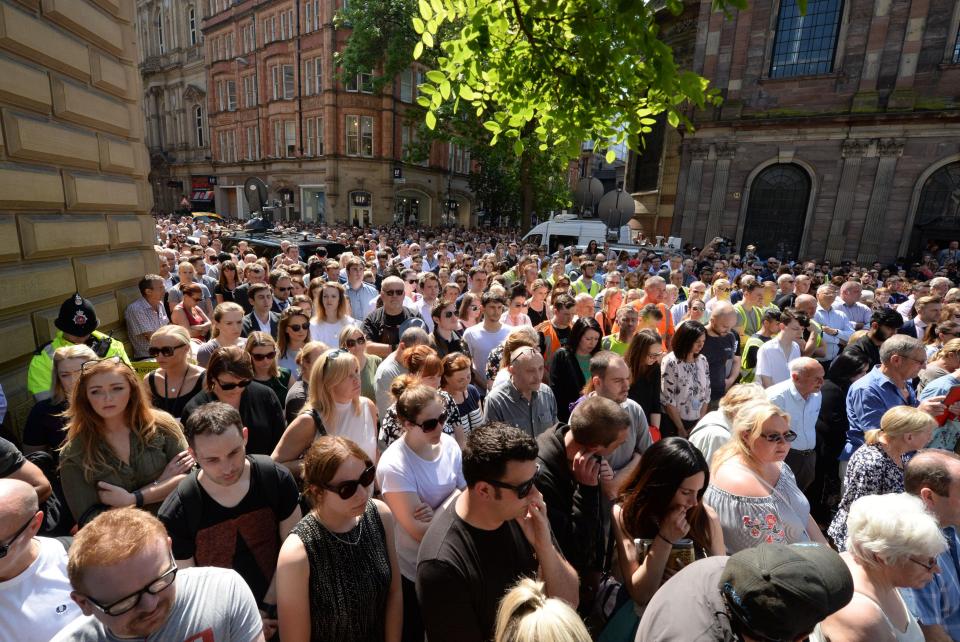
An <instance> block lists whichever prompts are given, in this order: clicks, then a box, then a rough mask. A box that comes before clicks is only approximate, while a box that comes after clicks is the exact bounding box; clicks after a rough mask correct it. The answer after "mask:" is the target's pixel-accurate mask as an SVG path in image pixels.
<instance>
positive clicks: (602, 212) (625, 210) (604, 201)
mask: <svg viewBox="0 0 960 642" xmlns="http://www.w3.org/2000/svg"><path fill="white" fill-rule="evenodd" d="M633 212H634V202H633V197H632V196H630V194H628V193H627V192H625V191H623V190H622V189H615V190H612V191H610V192H607V193H606V194H604V195H603V198H601V199H600V205H599V206H598V207H597V213H598V215H599V216H600V220H602V221H603V222H604V223H606V224H607V227H609V228H615V229H620V227H622V226H623V225H624V224H625V222H626V221H629V220H630V217H632V216H633Z"/></svg>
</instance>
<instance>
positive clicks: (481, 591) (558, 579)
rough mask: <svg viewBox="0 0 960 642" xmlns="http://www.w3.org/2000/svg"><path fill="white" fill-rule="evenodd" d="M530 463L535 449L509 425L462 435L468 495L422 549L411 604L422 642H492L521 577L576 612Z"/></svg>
mask: <svg viewBox="0 0 960 642" xmlns="http://www.w3.org/2000/svg"><path fill="white" fill-rule="evenodd" d="M536 459H537V443H536V442H535V441H534V440H533V438H531V437H530V436H529V435H526V434H525V433H523V432H522V431H521V430H519V429H518V428H514V427H513V426H508V425H506V424H503V423H499V422H493V423H490V424H487V425H486V426H484V427H482V428H478V429H476V430H474V431H473V432H471V433H470V434H469V435H468V436H467V443H466V446H465V447H464V449H463V476H464V479H465V480H466V482H467V489H466V490H465V491H464V492H463V493H462V494H461V495H459V496H458V497H457V498H456V499H455V500H454V501H453V502H452V503H451V504H450V505H449V507H447V508H446V509H445V510H444V511H443V512H442V513H439V514H437V515H435V516H434V518H433V521H432V522H431V524H430V528H429V529H428V530H427V533H426V535H425V536H424V538H423V540H422V541H421V543H420V555H419V563H418V565H417V599H418V601H419V602H420V609H421V611H422V613H423V621H424V624H425V625H426V630H427V638H428V639H430V640H457V642H485V641H487V640H491V639H492V638H493V633H494V623H495V619H496V614H497V607H498V606H499V604H500V599H501V598H502V597H503V595H504V594H505V593H506V592H507V591H508V590H509V589H510V587H512V586H513V585H514V584H515V583H516V582H517V580H519V579H520V578H521V577H535V576H538V575H539V579H540V580H541V581H543V582H544V584H545V585H546V590H547V594H548V595H549V596H551V597H559V598H562V599H564V600H566V601H567V602H569V603H570V604H571V605H572V606H574V607H575V606H576V605H577V602H578V580H577V574H576V572H575V571H574V570H573V568H572V567H571V566H570V564H569V563H568V562H567V561H566V560H565V559H564V558H563V556H562V555H560V553H559V552H558V551H557V547H556V544H555V542H554V540H553V537H552V535H551V533H550V523H549V521H548V519H547V508H546V505H545V504H544V502H543V496H542V495H540V492H539V491H538V490H537V488H536V486H535V483H536V481H537V474H538V471H539V468H538V466H537V461H536ZM538 567H539V573H538Z"/></svg>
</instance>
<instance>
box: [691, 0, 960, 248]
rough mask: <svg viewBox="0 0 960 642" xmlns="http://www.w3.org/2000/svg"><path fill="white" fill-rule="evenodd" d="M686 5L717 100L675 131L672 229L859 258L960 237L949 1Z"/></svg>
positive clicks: (956, 12)
mask: <svg viewBox="0 0 960 642" xmlns="http://www.w3.org/2000/svg"><path fill="white" fill-rule="evenodd" d="M693 6H695V7H696V9H697V26H696V42H695V51H694V56H693V66H692V68H693V69H694V71H696V72H697V73H700V74H702V75H704V76H705V77H707V78H709V79H710V81H711V83H712V84H713V86H715V87H717V88H719V89H720V90H721V91H722V94H723V98H724V102H723V104H722V106H719V107H717V108H711V109H708V110H704V111H702V112H697V113H694V114H693V115H692V117H693V121H694V124H695V127H696V129H695V131H693V132H686V134H685V135H684V136H683V139H682V143H681V145H680V168H679V176H678V181H677V194H676V208H675V215H674V217H673V221H672V233H673V234H674V235H675V236H680V237H682V239H683V241H684V242H685V243H693V244H694V245H702V244H703V243H704V242H706V241H708V240H709V239H711V238H713V237H714V236H717V235H720V236H724V237H729V238H732V239H734V241H735V244H736V246H737V247H738V248H739V249H741V250H742V249H743V247H744V246H745V245H747V244H749V243H753V244H756V245H758V246H759V252H760V254H761V255H765V256H766V255H776V256H779V257H781V258H786V259H791V258H796V257H798V256H799V257H810V258H814V259H824V258H826V259H830V260H832V261H838V260H844V259H852V260H859V261H867V262H871V261H874V260H881V261H887V260H891V259H893V258H896V257H899V256H908V255H911V254H914V253H916V252H917V251H918V250H919V249H921V248H922V247H923V245H925V244H926V243H927V242H928V241H931V240H934V241H939V242H941V245H942V242H943V241H946V240H949V239H951V238H952V239H956V238H958V237H960V109H958V107H960V106H958V99H960V40H958V26H960V2H956V0H913V1H912V2H893V1H892V0H810V1H809V3H808V8H807V12H806V14H805V15H801V14H800V13H799V11H798V8H797V5H796V0H752V1H751V2H750V3H749V7H748V8H747V9H746V10H744V11H739V12H735V13H733V15H732V16H731V17H729V18H727V17H724V15H723V14H722V13H717V12H713V11H711V3H710V1H709V0H703V1H702V2H699V3H694V5H693Z"/></svg>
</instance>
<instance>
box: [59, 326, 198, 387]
mask: <svg viewBox="0 0 960 642" xmlns="http://www.w3.org/2000/svg"><path fill="white" fill-rule="evenodd" d="M177 327H178V328H179V327H180V326H177ZM72 359H83V360H84V361H96V359H97V353H96V352H94V351H93V349H92V348H91V347H90V346H86V345H82V344H80V345H70V346H63V347H62V348H57V351H56V352H54V353H53V372H52V375H53V384H52V390H53V399H51V401H53V403H55V404H61V403H63V402H64V401H66V400H67V399H68V398H69V396H70V393H71V392H72V391H71V390H64V388H63V384H62V383H60V364H61V363H63V362H64V361H70V360H72Z"/></svg>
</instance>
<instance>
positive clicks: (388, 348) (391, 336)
mask: <svg viewBox="0 0 960 642" xmlns="http://www.w3.org/2000/svg"><path fill="white" fill-rule="evenodd" d="M404 294H405V290H404V283H403V279H401V278H400V277H397V276H389V277H387V278H385V279H384V280H383V283H382V284H381V286H380V300H381V301H382V302H383V306H382V307H379V308H377V309H375V310H374V311H373V312H371V313H370V314H368V315H367V316H366V318H365V319H364V320H363V333H364V334H365V335H366V336H367V352H369V353H370V354H375V355H377V356H378V357H386V356H387V355H389V354H390V353H391V352H392V351H394V350H396V348H397V344H398V343H400V333H401V329H400V328H401V326H404V324H406V323H407V322H408V321H410V320H411V319H416V320H417V321H419V324H420V325H423V319H422V318H421V317H420V314H419V313H417V312H414V311H413V310H411V309H409V308H407V307H404V305H403V298H404Z"/></svg>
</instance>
